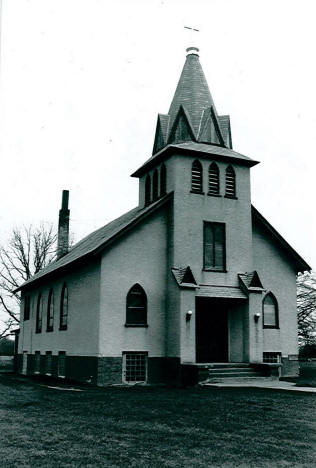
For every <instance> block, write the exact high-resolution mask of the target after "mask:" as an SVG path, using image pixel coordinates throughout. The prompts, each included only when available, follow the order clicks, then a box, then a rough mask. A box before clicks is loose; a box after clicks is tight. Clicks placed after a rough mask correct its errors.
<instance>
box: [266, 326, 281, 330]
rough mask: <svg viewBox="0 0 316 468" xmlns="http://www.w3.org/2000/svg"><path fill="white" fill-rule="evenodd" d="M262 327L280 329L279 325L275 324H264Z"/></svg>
mask: <svg viewBox="0 0 316 468" xmlns="http://www.w3.org/2000/svg"><path fill="white" fill-rule="evenodd" d="M262 328H266V329H268V330H280V327H279V326H274V325H262Z"/></svg>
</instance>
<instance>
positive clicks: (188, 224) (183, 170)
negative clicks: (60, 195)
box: [169, 156, 252, 286]
mask: <svg viewBox="0 0 316 468" xmlns="http://www.w3.org/2000/svg"><path fill="white" fill-rule="evenodd" d="M194 159H195V158H193V157H188V156H175V157H174V158H173V159H172V160H170V165H171V166H173V170H172V168H171V170H170V171H169V172H170V174H171V176H172V177H173V180H171V182H170V184H171V185H172V189H174V190H175V195H174V212H175V220H174V223H175V232H174V242H175V246H174V259H173V263H174V266H187V265H190V267H191V269H192V271H193V273H194V275H196V278H197V280H198V282H200V283H202V284H213V285H236V286H237V285H238V278H237V273H239V272H242V271H249V270H250V269H251V266H252V256H251V248H250V246H251V245H252V232H251V215H250V212H251V210H250V206H251V205H250V180H249V169H248V168H246V167H243V166H238V165H237V164H233V167H234V169H235V172H236V187H237V197H238V199H237V200H235V199H229V198H225V197H224V194H225V180H224V179H225V170H226V167H227V165H228V164H227V163H223V162H217V164H218V167H219V170H220V175H221V178H220V181H221V189H220V193H221V196H220V197H215V196H209V195H207V188H208V167H209V165H210V163H211V161H210V160H203V159H200V162H201V164H202V166H203V176H204V179H203V188H204V192H205V193H204V194H196V193H191V192H190V191H191V166H192V162H193V161H194ZM203 221H210V222H220V223H225V227H226V270H227V271H226V272H214V271H203Z"/></svg>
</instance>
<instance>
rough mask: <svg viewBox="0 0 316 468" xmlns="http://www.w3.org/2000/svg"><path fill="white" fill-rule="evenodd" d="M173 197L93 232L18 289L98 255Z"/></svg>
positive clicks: (130, 213)
mask: <svg viewBox="0 0 316 468" xmlns="http://www.w3.org/2000/svg"><path fill="white" fill-rule="evenodd" d="M172 197H173V192H171V193H169V194H168V195H165V196H164V197H163V198H161V199H159V200H157V201H156V202H155V203H152V204H151V205H149V206H147V207H145V208H139V207H136V208H134V209H133V210H131V211H128V212H127V213H125V214H123V215H122V216H120V217H119V218H117V219H115V220H114V221H112V222H111V223H109V224H106V225H105V226H103V227H101V228H100V229H97V230H96V231H94V232H92V233H91V234H89V235H88V236H86V237H84V238H83V239H82V240H81V241H79V242H78V243H77V244H75V245H74V247H73V248H72V249H71V250H70V251H69V252H68V253H67V254H66V255H64V256H63V257H61V258H60V259H59V260H57V261H55V262H53V263H50V264H49V265H48V266H47V267H46V268H43V270H41V271H39V272H38V273H37V274H36V275H34V276H32V278H30V279H29V280H28V281H26V282H25V283H23V284H22V285H21V286H20V287H19V288H17V289H16V291H21V290H22V289H24V288H25V287H28V286H30V285H33V284H34V283H35V282H37V281H38V280H40V279H43V278H44V277H46V276H48V275H52V274H54V273H55V272H57V271H61V270H65V269H67V268H69V267H70V265H72V264H73V263H74V262H78V261H79V260H83V259H86V258H88V257H89V256H94V255H97V254H98V253H100V252H101V251H102V250H103V249H104V248H106V247H107V246H108V245H110V244H111V243H112V242H114V241H115V240H116V239H117V238H118V237H119V236H121V235H123V234H124V233H125V232H127V231H128V230H129V229H131V228H132V227H134V226H135V225H136V224H138V223H140V222H141V221H143V219H145V218H146V217H147V216H149V215H150V214H152V213H153V212H154V211H156V210H158V209H159V208H160V207H161V206H163V205H165V204H166V203H167V202H168V201H169V200H170V199H171V198H172Z"/></svg>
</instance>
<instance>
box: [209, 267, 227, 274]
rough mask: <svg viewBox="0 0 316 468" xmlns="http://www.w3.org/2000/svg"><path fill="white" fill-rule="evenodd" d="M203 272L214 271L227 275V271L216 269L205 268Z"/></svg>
mask: <svg viewBox="0 0 316 468" xmlns="http://www.w3.org/2000/svg"><path fill="white" fill-rule="evenodd" d="M203 271H213V272H216V273H227V270H218V269H216V268H203Z"/></svg>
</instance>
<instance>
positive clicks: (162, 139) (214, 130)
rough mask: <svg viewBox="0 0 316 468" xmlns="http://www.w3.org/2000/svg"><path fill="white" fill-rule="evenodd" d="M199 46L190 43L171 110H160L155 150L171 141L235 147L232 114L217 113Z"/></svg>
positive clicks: (154, 151) (157, 150) (172, 142)
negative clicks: (164, 111) (166, 111)
mask: <svg viewBox="0 0 316 468" xmlns="http://www.w3.org/2000/svg"><path fill="white" fill-rule="evenodd" d="M198 51H199V49H197V48H196V47H189V48H188V49H187V57H186V61H185V63H184V66H183V70H182V73H181V76H180V79H179V82H178V85H177V88H176V91H175V94H174V97H173V99H172V102H171V105H170V109H169V112H168V114H165V115H162V114H159V116H158V122H157V127H156V136H155V142H154V148H153V154H155V153H157V152H159V151H160V150H161V149H163V148H164V147H165V146H166V145H168V144H174V143H176V144H177V143H183V142H186V141H194V142H198V143H209V144H212V145H218V146H223V147H226V148H232V144H231V132H230V121H229V116H218V114H217V111H216V107H215V104H214V101H213V98H212V95H211V93H210V90H209V87H208V84H207V81H206V78H205V75H204V72H203V70H202V67H201V64H200V60H199V55H198Z"/></svg>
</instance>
